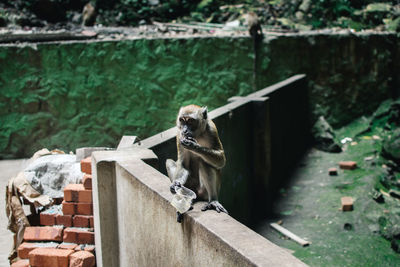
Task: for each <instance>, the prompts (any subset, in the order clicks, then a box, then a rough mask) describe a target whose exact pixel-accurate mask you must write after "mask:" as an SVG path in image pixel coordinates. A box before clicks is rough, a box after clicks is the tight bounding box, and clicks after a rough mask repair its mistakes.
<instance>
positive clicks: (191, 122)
mask: <svg viewBox="0 0 400 267" xmlns="http://www.w3.org/2000/svg"><path fill="white" fill-rule="evenodd" d="M194 123H195V119H193V118H189V119H188V120H187V124H190V125H193V124H194Z"/></svg>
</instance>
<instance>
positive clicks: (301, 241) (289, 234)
mask: <svg viewBox="0 0 400 267" xmlns="http://www.w3.org/2000/svg"><path fill="white" fill-rule="evenodd" d="M270 225H271V227H272V228H274V229H275V230H276V231H278V232H280V233H281V234H283V235H285V236H287V237H289V238H290V239H292V240H293V241H296V242H297V243H299V244H300V245H302V246H303V247H305V246H308V245H310V244H311V242H308V241H306V240H304V239H302V238H300V237H298V236H297V235H295V234H293V233H292V232H290V231H289V230H287V229H285V228H283V227H282V226H280V225H279V224H276V223H271V224H270Z"/></svg>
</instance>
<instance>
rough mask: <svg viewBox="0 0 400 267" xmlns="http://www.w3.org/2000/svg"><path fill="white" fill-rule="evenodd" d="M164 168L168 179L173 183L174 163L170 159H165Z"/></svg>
mask: <svg viewBox="0 0 400 267" xmlns="http://www.w3.org/2000/svg"><path fill="white" fill-rule="evenodd" d="M165 167H166V168H167V173H168V177H169V179H170V180H171V182H173V180H174V177H175V173H176V162H175V161H174V160H172V159H167V161H166V162H165Z"/></svg>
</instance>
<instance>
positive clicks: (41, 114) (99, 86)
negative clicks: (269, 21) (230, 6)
mask: <svg viewBox="0 0 400 267" xmlns="http://www.w3.org/2000/svg"><path fill="white" fill-rule="evenodd" d="M0 51H1V54H2V56H1V57H0V58H1V59H0V65H7V66H8V67H7V68H2V69H1V71H0V87H1V88H2V90H1V92H0V100H1V103H2V107H3V108H2V110H1V111H0V119H1V126H0V127H1V136H0V148H1V155H0V157H11V156H12V157H29V156H31V155H32V153H33V152H35V151H36V150H38V149H40V148H42V147H48V148H49V149H52V148H59V149H62V150H65V151H70V150H74V149H75V148H77V147H80V146H110V147H115V146H116V145H117V144H118V142H119V140H120V138H121V136H122V135H138V136H139V137H140V138H144V137H147V136H150V135H153V134H155V133H157V132H160V131H162V130H165V129H167V128H170V127H172V126H173V125H174V121H175V116H176V113H177V111H178V109H179V107H180V106H181V105H185V104H189V103H196V104H199V105H207V106H208V107H209V108H210V109H214V108H216V107H218V106H220V105H223V104H225V103H226V99H227V98H229V97H230V96H232V95H244V94H248V93H250V92H251V90H252V85H251V83H252V81H251V79H249V75H248V73H249V70H252V60H251V58H250V55H251V43H250V40H249V39H247V38H243V39H240V38H239V39H238V38H234V39H230V38H225V39H222V38H210V39H188V40H183V39H158V40H136V41H122V42H97V43H89V44H86V43H73V44H41V45H38V46H37V49H31V48H29V47H3V48H1V49H0ZM227 51H229V57H227V56H226V52H227ZM10 58H12V59H13V60H12V61H11V60H9V59H10ZM250 77H251V76H250Z"/></svg>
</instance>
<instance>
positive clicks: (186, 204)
mask: <svg viewBox="0 0 400 267" xmlns="http://www.w3.org/2000/svg"><path fill="white" fill-rule="evenodd" d="M178 183H179V182H178ZM179 185H180V183H179ZM196 198H197V196H196V193H195V192H193V191H192V190H190V189H189V188H186V187H184V186H182V185H180V186H179V187H177V189H175V194H174V196H173V197H172V200H171V205H172V206H173V207H174V208H175V209H176V214H177V219H176V220H177V222H179V223H180V222H182V220H183V214H184V213H185V212H187V211H188V210H191V209H193V207H192V201H193V199H196Z"/></svg>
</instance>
